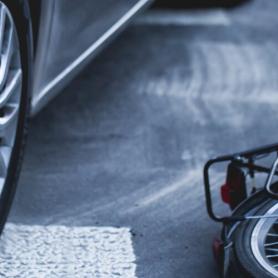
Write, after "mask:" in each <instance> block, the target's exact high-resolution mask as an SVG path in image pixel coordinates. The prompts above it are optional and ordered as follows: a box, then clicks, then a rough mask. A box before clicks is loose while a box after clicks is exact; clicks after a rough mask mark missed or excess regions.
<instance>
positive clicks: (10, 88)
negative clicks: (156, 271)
mask: <svg viewBox="0 0 278 278" xmlns="http://www.w3.org/2000/svg"><path fill="white" fill-rule="evenodd" d="M21 78H22V73H21V70H17V71H14V72H12V73H11V77H10V80H8V82H7V85H6V87H5V89H4V90H3V92H2V93H1V94H0V108H2V107H3V106H4V105H6V104H7V102H8V101H9V99H10V98H11V96H12V95H13V93H14V92H15V90H17V89H18V87H19V84H20V83H21Z"/></svg>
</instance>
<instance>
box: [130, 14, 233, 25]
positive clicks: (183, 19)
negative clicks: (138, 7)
mask: <svg viewBox="0 0 278 278" xmlns="http://www.w3.org/2000/svg"><path fill="white" fill-rule="evenodd" d="M135 24H149V25H177V26H178V25H181V26H186V25H189V26H190V25H205V26H207V25H221V26H228V25H230V24H231V22H230V19H229V17H228V16H227V14H226V13H225V12H224V11H222V10H213V11H164V10H157V11H151V12H147V13H144V14H143V15H141V16H140V17H138V19H136V20H135Z"/></svg>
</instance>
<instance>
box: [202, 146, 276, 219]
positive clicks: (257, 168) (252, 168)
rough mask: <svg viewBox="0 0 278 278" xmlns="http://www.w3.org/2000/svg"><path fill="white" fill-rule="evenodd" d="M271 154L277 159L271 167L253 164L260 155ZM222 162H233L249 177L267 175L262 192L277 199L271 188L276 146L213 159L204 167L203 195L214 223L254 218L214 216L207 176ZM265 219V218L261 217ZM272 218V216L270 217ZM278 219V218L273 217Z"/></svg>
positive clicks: (208, 177)
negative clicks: (245, 170) (247, 173)
mask: <svg viewBox="0 0 278 278" xmlns="http://www.w3.org/2000/svg"><path fill="white" fill-rule="evenodd" d="M272 153H276V154H277V158H276V159H275V161H274V163H273V165H272V167H266V166H263V165H258V164H256V163H255V161H256V159H257V160H258V159H259V158H258V157H259V156H261V155H270V154H272ZM222 162H233V163H235V164H236V165H237V166H238V167H240V168H242V169H243V168H244V169H247V170H248V172H249V174H250V176H252V177H254V176H255V173H256V172H257V173H267V174H268V176H267V179H266V182H265V186H264V190H265V191H266V192H267V193H268V194H269V196H270V197H271V198H274V199H278V193H276V190H274V189H273V188H272V181H273V177H274V176H275V175H276V176H278V170H277V168H278V144H273V145H268V146H263V147H261V148H256V149H251V150H248V151H244V152H239V153H234V154H230V155H224V156H219V157H216V158H214V159H211V160H209V161H208V162H207V163H206V165H205V167H204V186H205V195H206V206H207V212H208V215H209V216H210V218H211V219H213V220H214V221H216V222H222V223H229V222H233V221H243V220H246V219H251V218H254V217H250V216H244V215H242V216H225V217H220V216H218V215H216V213H215V212H214V209H213V204H212V194H211V184H210V176H209V170H210V168H211V166H212V165H215V164H218V163H222ZM263 217H267V216H263ZM272 217H274V216H272ZM275 217H278V216H275ZM256 218H261V217H259V216H256Z"/></svg>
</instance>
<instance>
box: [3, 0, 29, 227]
mask: <svg viewBox="0 0 278 278" xmlns="http://www.w3.org/2000/svg"><path fill="white" fill-rule="evenodd" d="M24 5H26V2H25V1H21V0H18V1H15V0H13V1H9V0H5V1H4V0H3V1H0V51H1V55H0V233H1V232H2V230H3V227H4V224H5V222H6V219H7V216H8V213H9V210H10V207H11V204H12V201H13V196H14V193H15V190H16V184H17V180H18V176H19V172H20V166H21V162H22V157H23V149H24V142H25V137H26V127H27V118H28V113H29V108H28V107H29V96H28V92H29V87H30V77H31V41H30V38H31V36H30V32H29V28H30V24H29V23H30V22H29V16H28V12H27V11H28V9H26V6H24Z"/></svg>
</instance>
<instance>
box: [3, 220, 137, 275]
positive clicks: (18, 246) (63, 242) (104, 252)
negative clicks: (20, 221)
mask: <svg viewBox="0 0 278 278" xmlns="http://www.w3.org/2000/svg"><path fill="white" fill-rule="evenodd" d="M135 271H136V264H135V255H134V252H133V247H132V240H131V234H130V231H129V229H128V228H111V227H104V228H100V227H66V226H24V225H15V224H8V225H7V226H6V228H5V231H4V235H3V236H2V238H1V243H0V276H1V277H20V278H44V277H45V278H52V277H53V278H54V277H59V278H60V277H67V278H70V277H78V278H87V277H88V278H90V277H96V278H113V277H125V278H134V277H136V274H135Z"/></svg>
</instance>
